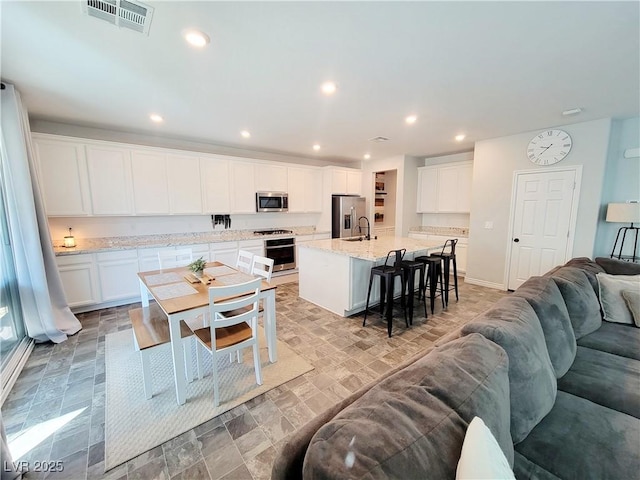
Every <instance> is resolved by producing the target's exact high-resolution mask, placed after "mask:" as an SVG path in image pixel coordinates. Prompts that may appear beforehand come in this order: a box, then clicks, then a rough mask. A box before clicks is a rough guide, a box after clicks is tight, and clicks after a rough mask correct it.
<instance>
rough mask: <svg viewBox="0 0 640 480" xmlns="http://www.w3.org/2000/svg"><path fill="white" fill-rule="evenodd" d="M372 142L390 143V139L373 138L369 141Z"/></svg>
mask: <svg viewBox="0 0 640 480" xmlns="http://www.w3.org/2000/svg"><path fill="white" fill-rule="evenodd" d="M369 141H370V142H388V141H389V139H388V138H387V137H380V136H378V137H373V138H370V139H369Z"/></svg>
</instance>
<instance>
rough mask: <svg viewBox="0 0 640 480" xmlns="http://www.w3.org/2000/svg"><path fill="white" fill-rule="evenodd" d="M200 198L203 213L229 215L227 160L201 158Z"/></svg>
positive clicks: (212, 157) (221, 158)
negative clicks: (201, 198)
mask: <svg viewBox="0 0 640 480" xmlns="http://www.w3.org/2000/svg"><path fill="white" fill-rule="evenodd" d="M200 172H201V174H202V197H203V201H204V212H205V213H230V212H231V204H230V192H229V185H230V183H231V180H230V178H231V177H230V174H229V160H228V159H226V158H223V157H214V156H210V157H201V158H200Z"/></svg>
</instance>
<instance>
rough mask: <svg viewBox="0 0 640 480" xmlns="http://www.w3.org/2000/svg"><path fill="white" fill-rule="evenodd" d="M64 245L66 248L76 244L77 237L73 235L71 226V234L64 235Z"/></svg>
mask: <svg viewBox="0 0 640 480" xmlns="http://www.w3.org/2000/svg"><path fill="white" fill-rule="evenodd" d="M64 246H65V247H66V248H73V247H75V246H76V237H74V236H73V235H71V227H69V235H67V236H66V237H64Z"/></svg>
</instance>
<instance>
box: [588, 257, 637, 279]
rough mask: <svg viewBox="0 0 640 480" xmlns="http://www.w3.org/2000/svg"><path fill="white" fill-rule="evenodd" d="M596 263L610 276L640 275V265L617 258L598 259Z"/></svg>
mask: <svg viewBox="0 0 640 480" xmlns="http://www.w3.org/2000/svg"><path fill="white" fill-rule="evenodd" d="M595 260H596V263H597V264H598V265H600V267H602V269H603V270H604V271H605V273H608V274H610V275H640V264H638V263H632V262H625V261H624V260H618V259H617V258H606V257H597V258H596V259H595Z"/></svg>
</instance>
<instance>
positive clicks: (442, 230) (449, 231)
mask: <svg viewBox="0 0 640 480" xmlns="http://www.w3.org/2000/svg"><path fill="white" fill-rule="evenodd" d="M409 233H426V234H429V235H442V236H446V237H462V238H468V237H469V229H468V228H467V227H440V226H435V225H422V226H418V227H411V228H409Z"/></svg>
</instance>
